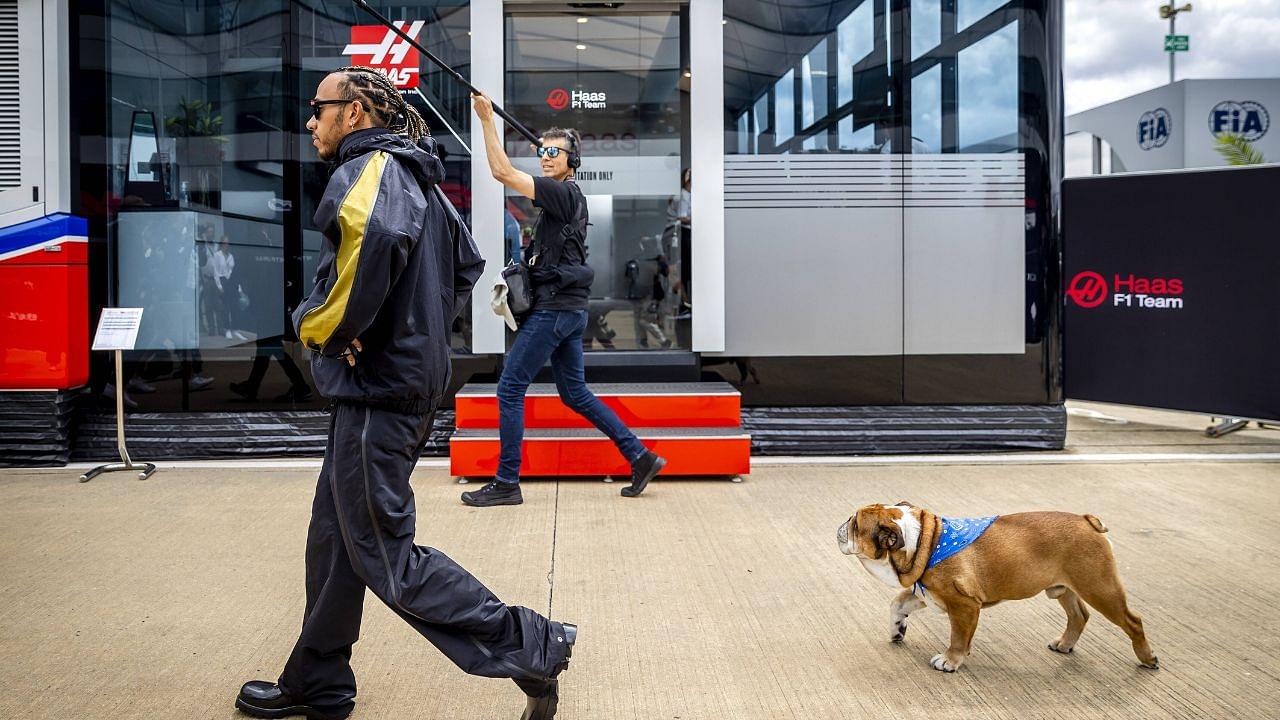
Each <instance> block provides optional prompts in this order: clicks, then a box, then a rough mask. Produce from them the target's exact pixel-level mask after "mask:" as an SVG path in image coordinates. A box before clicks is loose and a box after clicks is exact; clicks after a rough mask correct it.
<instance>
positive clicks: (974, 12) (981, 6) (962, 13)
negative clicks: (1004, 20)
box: [956, 0, 1008, 30]
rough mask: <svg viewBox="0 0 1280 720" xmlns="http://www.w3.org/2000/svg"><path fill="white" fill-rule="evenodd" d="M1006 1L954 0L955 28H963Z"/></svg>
mask: <svg viewBox="0 0 1280 720" xmlns="http://www.w3.org/2000/svg"><path fill="white" fill-rule="evenodd" d="M1007 3H1008V0H956V29H957V30H964V29H965V28H967V27H969V26H970V25H972V24H974V23H975V22H977V21H979V20H981V19H982V18H984V17H986V16H987V15H989V14H991V11H992V10H995V9H996V8H998V7H1002V6H1003V5H1005V4H1007Z"/></svg>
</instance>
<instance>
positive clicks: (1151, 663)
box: [1138, 655, 1160, 670]
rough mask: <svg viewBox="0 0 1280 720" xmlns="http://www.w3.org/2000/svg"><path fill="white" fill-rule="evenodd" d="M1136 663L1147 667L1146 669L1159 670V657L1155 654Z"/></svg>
mask: <svg viewBox="0 0 1280 720" xmlns="http://www.w3.org/2000/svg"><path fill="white" fill-rule="evenodd" d="M1138 664H1139V665H1141V666H1142V667H1144V668H1146V669H1148V670H1159V669H1160V658H1158V657H1156V656H1155V655H1152V656H1151V659H1150V660H1147V661H1144V662H1140V663H1138Z"/></svg>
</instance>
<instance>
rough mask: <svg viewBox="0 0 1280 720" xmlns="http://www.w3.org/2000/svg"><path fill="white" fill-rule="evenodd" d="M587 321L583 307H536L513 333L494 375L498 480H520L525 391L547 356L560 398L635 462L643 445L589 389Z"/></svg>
mask: <svg viewBox="0 0 1280 720" xmlns="http://www.w3.org/2000/svg"><path fill="white" fill-rule="evenodd" d="M586 327H587V311H586V310H534V311H533V312H531V313H529V316H528V317H527V318H525V320H524V323H523V324H522V325H521V326H520V331H519V332H518V333H516V341H515V343H514V344H513V345H512V346H511V351H510V352H508V353H507V359H506V364H505V365H504V366H503V368H502V378H501V379H499V380H498V411H499V414H500V415H501V421H500V422H499V437H500V438H501V440H502V453H501V455H500V456H499V458H498V474H497V476H496V477H495V478H494V479H495V480H497V481H498V482H504V483H511V484H515V483H518V482H520V444H521V442H523V441H524V394H525V392H526V391H527V390H528V389H529V383H531V382H533V378H534V376H535V375H537V374H538V371H539V370H541V369H542V366H543V365H545V364H546V362H547V359H548V358H549V359H550V360H551V374H552V375H554V376H555V379H556V390H557V391H558V392H559V393H560V399H561V400H563V401H564V404H565V405H568V406H569V407H570V408H571V409H573V411H574V412H576V413H578V414H579V415H581V416H583V417H584V418H586V419H587V420H589V421H591V424H592V425H595V426H596V427H597V428H599V430H600V432H602V433H604V434H605V435H608V436H609V439H610V440H613V443H614V444H615V445H617V446H618V451H619V452H621V453H622V456H623V457H624V458H626V459H627V462H635V461H636V460H637V459H638V458H639V457H640V456H641V455H644V453H645V447H644V445H643V444H642V443H641V442H640V439H639V438H637V437H636V436H635V433H633V432H631V431H630V430H628V429H627V426H626V425H623V424H622V421H621V420H619V419H618V416H617V415H615V414H614V413H613V411H612V410H610V409H609V408H607V407H605V404H604V403H602V402H600V400H599V399H598V398H597V397H596V396H595V395H593V394H592V393H591V391H590V390H588V389H587V381H586V376H585V374H584V371H583V369H582V331H583V330H585V329H586Z"/></svg>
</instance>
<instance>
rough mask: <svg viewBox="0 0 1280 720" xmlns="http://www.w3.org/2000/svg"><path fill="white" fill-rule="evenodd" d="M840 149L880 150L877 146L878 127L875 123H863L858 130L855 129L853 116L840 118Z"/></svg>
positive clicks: (865, 151) (860, 151) (864, 151)
mask: <svg viewBox="0 0 1280 720" xmlns="http://www.w3.org/2000/svg"><path fill="white" fill-rule="evenodd" d="M839 129H840V149H841V150H842V151H845V152H859V153H870V152H879V151H880V150H879V148H877V147H876V128H875V126H874V125H863V126H862V127H861V128H859V129H858V130H857V131H854V129H853V116H852V115H849V116H847V117H845V118H843V119H841V120H840V125H839Z"/></svg>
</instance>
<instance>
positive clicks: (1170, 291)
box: [1062, 165, 1280, 420]
mask: <svg viewBox="0 0 1280 720" xmlns="http://www.w3.org/2000/svg"><path fill="white" fill-rule="evenodd" d="M1062 196H1063V201H1062V207H1063V238H1064V239H1063V247H1064V260H1065V265H1064V274H1063V283H1064V288H1063V290H1064V300H1063V302H1065V303H1066V312H1065V322H1064V332H1065V340H1064V348H1065V357H1064V363H1063V367H1064V370H1063V372H1064V385H1065V388H1066V394H1067V397H1069V398H1073V399H1078V400H1096V401H1101V402H1112V403H1121V404H1125V405H1143V406H1149V407H1158V408H1168V409H1174V410H1188V411H1192V412H1203V413H1205V414H1208V415H1216V416H1230V417H1242V418H1252V419H1258V420H1280V165H1264V166H1258V167H1246V168H1231V169H1218V170H1201V171H1182V172H1168V173H1151V174H1132V175H1112V176H1105V177H1092V178H1073V179H1070V180H1067V181H1066V182H1064V183H1063V185H1062Z"/></svg>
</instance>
